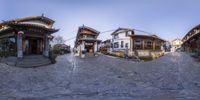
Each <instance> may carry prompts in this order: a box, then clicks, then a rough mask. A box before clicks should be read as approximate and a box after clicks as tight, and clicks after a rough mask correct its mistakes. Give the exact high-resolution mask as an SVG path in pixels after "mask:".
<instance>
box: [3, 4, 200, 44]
mask: <svg viewBox="0 0 200 100" xmlns="http://www.w3.org/2000/svg"><path fill="white" fill-rule="evenodd" d="M199 4H200V1H199V0H0V12H1V14H0V20H10V19H15V18H21V17H27V16H40V15H42V13H44V15H45V16H46V17H49V18H51V19H53V20H55V25H54V27H55V28H59V29H60V31H59V32H57V33H55V35H61V36H63V37H64V38H65V39H69V38H71V37H74V36H76V33H77V29H78V27H79V26H81V25H83V24H84V25H86V26H89V27H92V28H94V29H96V30H98V31H100V32H103V31H107V30H112V29H116V28H118V27H127V28H135V29H140V30H144V31H147V32H150V33H153V34H156V35H158V36H159V37H161V38H163V39H166V40H173V39H175V38H177V37H178V38H182V37H183V36H184V35H185V34H186V33H187V32H188V31H189V30H190V29H191V28H193V27H194V26H196V25H198V24H199V23H200V13H199V11H198V10H199V9H200V6H199ZM110 34H111V33H110V32H108V33H103V34H100V36H99V39H102V40H105V39H109V38H111V36H110ZM73 43H74V40H70V41H67V42H66V44H71V45H73Z"/></svg>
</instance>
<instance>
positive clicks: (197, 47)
mask: <svg viewBox="0 0 200 100" xmlns="http://www.w3.org/2000/svg"><path fill="white" fill-rule="evenodd" d="M182 41H183V44H182V47H183V49H184V51H186V52H191V53H196V54H197V55H198V56H200V25H197V26H196V27H194V28H192V29H191V30H190V31H189V32H188V33H187V34H186V35H185V36H184V38H183V39H182Z"/></svg>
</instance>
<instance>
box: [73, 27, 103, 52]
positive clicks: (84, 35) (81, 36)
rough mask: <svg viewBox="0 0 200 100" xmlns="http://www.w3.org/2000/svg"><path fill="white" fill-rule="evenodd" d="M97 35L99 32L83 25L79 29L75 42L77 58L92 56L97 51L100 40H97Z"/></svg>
mask: <svg viewBox="0 0 200 100" xmlns="http://www.w3.org/2000/svg"><path fill="white" fill-rule="evenodd" d="M99 33H100V32H99V31H97V30H95V29H93V28H90V27H87V26H84V25H83V26H81V27H79V29H78V33H77V36H76V41H75V51H76V54H78V55H79V56H81V55H82V54H86V55H94V54H95V53H96V52H97V51H98V44H99V43H100V40H98V39H97V37H98V35H99Z"/></svg>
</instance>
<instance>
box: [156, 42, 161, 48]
mask: <svg viewBox="0 0 200 100" xmlns="http://www.w3.org/2000/svg"><path fill="white" fill-rule="evenodd" d="M155 49H156V50H160V49H161V41H156V48H155Z"/></svg>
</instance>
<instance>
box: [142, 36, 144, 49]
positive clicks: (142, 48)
mask: <svg viewBox="0 0 200 100" xmlns="http://www.w3.org/2000/svg"><path fill="white" fill-rule="evenodd" d="M142 49H143V50H144V49H145V39H142Z"/></svg>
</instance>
